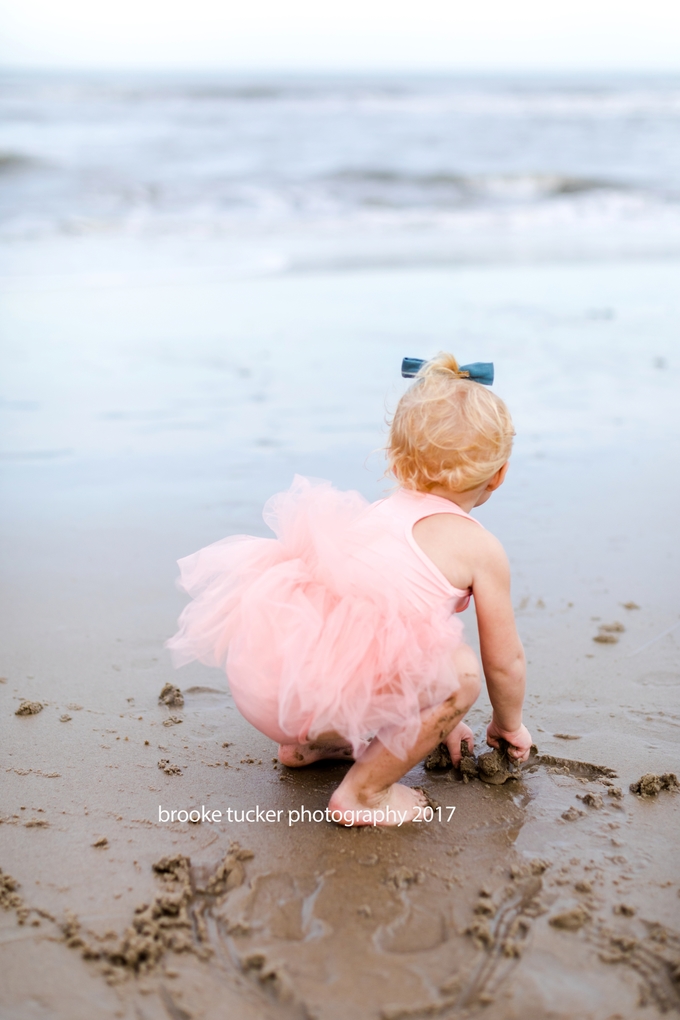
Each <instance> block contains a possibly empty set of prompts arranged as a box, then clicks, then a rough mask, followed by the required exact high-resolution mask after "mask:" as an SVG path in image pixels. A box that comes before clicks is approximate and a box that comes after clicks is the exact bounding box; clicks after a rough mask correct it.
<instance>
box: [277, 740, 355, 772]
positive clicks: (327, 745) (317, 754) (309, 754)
mask: <svg viewBox="0 0 680 1020" xmlns="http://www.w3.org/2000/svg"><path fill="white" fill-rule="evenodd" d="M324 758H342V759H343V761H354V756H353V753H352V748H351V746H350V745H349V744H347V743H345V742H344V741H339V740H338V741H329V742H325V741H321V740H313V741H311V743H309V744H279V761H280V762H281V764H282V765H287V766H288V768H291V769H297V768H300V767H301V766H302V765H311V764H312V762H314V761H322V760H323V759H324Z"/></svg>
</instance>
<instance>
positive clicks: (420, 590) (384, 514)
mask: <svg viewBox="0 0 680 1020" xmlns="http://www.w3.org/2000/svg"><path fill="white" fill-rule="evenodd" d="M435 514H454V516H456V517H467V519H468V520H470V521H474V523H475V524H477V525H478V526H479V527H480V528H481V527H482V525H481V524H480V523H479V521H477V520H475V518H474V517H471V516H470V514H467V513H465V511H464V510H461V508H460V507H459V506H457V505H456V504H455V503H452V502H451V500H449V499H444V497H443V496H434V495H433V494H432V493H428V492H413V491H411V490H409V489H399V490H398V491H397V492H395V493H394V495H392V496H389V497H388V498H387V499H381V500H380V501H379V502H377V503H373V504H371V506H370V508H369V509H368V512H367V520H368V521H370V524H371V525H372V527H371V531H372V533H373V535H374V537H373V538H372V540H371V541H370V542H369V544H368V545H367V548H366V551H365V562H367V563H371V562H372V563H373V564H374V566H375V568H376V569H380V566H381V563H383V564H384V562H385V560H386V559H387V560H388V561H391V562H392V563H393V565H394V566H395V567H398V569H400V570H401V572H402V575H403V578H404V581H405V582H406V585H405V589H406V591H407V593H408V598H409V601H411V602H412V604H413V606H414V607H415V608H416V609H417V610H419V611H420V612H424V611H427V610H434V609H437V608H439V607H440V606H441V605H442V602H444V603H446V604H447V606H448V610H449V612H450V613H462V611H463V610H464V609H467V607H468V605H469V602H470V596H471V594H472V592H471V591H470V590H467V591H462V590H461V589H460V588H454V586H453V585H452V584H450V583H449V581H447V579H446V578H445V577H444V575H443V574H442V572H441V570H440V569H439V568H438V567H437V566H435V564H434V563H433V562H432V560H431V559H430V558H429V556H427V555H426V553H424V552H423V550H422V549H421V548H420V546H419V545H418V543H417V542H416V540H415V538H414V537H413V527H414V525H415V524H417V522H418V521H422V519H423V518H424V517H433V516H434V515H435ZM378 521H379V522H380V526H381V528H380V531H381V533H380V535H379V536H378V537H375V527H374V526H375V524H376V523H377V522H378ZM362 558H364V557H362Z"/></svg>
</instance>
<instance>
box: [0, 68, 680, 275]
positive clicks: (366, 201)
mask: <svg viewBox="0 0 680 1020" xmlns="http://www.w3.org/2000/svg"><path fill="white" fill-rule="evenodd" d="M0 180H1V182H2V183H1V188H0V241H2V242H4V243H5V245H10V246H11V245H12V243H13V242H14V245H15V247H14V248H13V249H12V248H11V247H10V252H11V251H15V252H16V251H17V250H20V247H21V246H19V248H17V247H16V246H17V244H19V242H30V241H46V240H49V239H52V240H54V239H59V238H63V237H79V238H87V239H89V240H90V242H91V244H90V248H91V250H95V248H96V247H97V242H100V244H99V248H100V249H101V245H102V244H104V245H105V244H106V243H107V242H109V241H111V240H112V239H121V238H128V239H144V240H147V241H152V242H153V241H155V242H157V243H159V244H160V243H163V244H165V245H170V246H172V245H175V248H174V252H175V254H174V255H173V256H172V258H171V259H170V260H171V261H172V259H173V258H174V260H175V261H177V260H178V259H181V256H180V255H179V254H178V252H179V250H180V248H179V247H177V246H178V245H179V246H181V243H182V242H188V243H190V244H191V243H197V242H202V243H203V244H204V245H205V246H206V248H205V249H204V254H203V261H211V262H215V261H217V262H219V263H220V264H223V265H224V264H226V263H229V264H230V265H232V268H234V269H238V268H240V269H241V271H245V272H257V271H260V272H261V271H264V272H272V271H273V272H278V271H281V270H288V269H295V268H304V269H309V268H319V267H320V266H343V267H346V266H353V265H365V264H381V265H385V264H393V263H398V264H401V265H405V264H406V265H408V264H422V263H425V264H427V263H431V262H441V261H444V262H446V261H450V260H451V259H457V260H462V261H468V260H470V259H483V260H489V259H492V260H501V261H503V260H508V259H513V260H517V259H522V260H526V259H536V258H538V259H544V258H564V257H569V258H587V257H591V256H594V257H602V256H606V257H615V256H618V255H623V256H625V257H640V256H642V257H646V256H650V255H652V256H661V257H666V256H668V255H676V254H678V253H679V252H680V77H678V76H675V77H670V76H668V77H656V78H652V77H644V78H643V77H613V76H599V77H594V76H591V77H570V78H557V77H555V78H545V77H536V76H533V77H527V78H519V77H513V78H502V77H497V78H495V77H477V78H475V77H458V78H457V77H425V76H420V77H417V76H406V77H385V76H375V77H364V78H360V77H345V78H343V77H325V78H321V77H310V76H308V77H292V76H277V77H267V76H260V77H257V78H252V77H251V78H245V77H240V78H237V77H233V76H232V77H230V76H226V75H224V76H218V75H213V76H159V75H154V76H141V75H138V76H130V75H90V76H88V75H84V74H81V75H51V76H50V75H45V74H30V75H27V74H23V75H20V74H11V75H10V74H4V75H3V76H2V77H1V78H0ZM211 245H212V246H213V247H214V246H217V247H218V248H219V249H220V252H221V254H213V255H210V256H208V255H207V254H206V252H207V250H208V246H211ZM166 250H167V249H166ZM229 252H230V254H228V253H229ZM192 258H193V261H196V257H195V256H192ZM189 261H191V259H190V260H189ZM199 261H200V258H199ZM10 262H11V255H10Z"/></svg>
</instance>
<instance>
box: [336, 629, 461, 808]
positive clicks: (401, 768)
mask: <svg viewBox="0 0 680 1020" xmlns="http://www.w3.org/2000/svg"><path fill="white" fill-rule="evenodd" d="M454 666H455V669H456V673H457V675H458V680H459V683H460V687H459V689H458V690H457V691H456V693H455V694H454V695H452V697H450V698H449V699H447V701H445V702H443V704H441V705H436V706H434V707H433V708H428V709H425V710H424V711H423V712H421V725H420V733H419V734H418V738H417V740H416V742H415V744H414V746H413V747H412V748H411V750H410V751H409V753H408V757H407V759H406V760H405V761H404V760H403V759H402V758H397V757H396V756H395V755H393V754H392V753H391V751H388V750H387V748H386V747H385V746H384V745H383V744H382V743H381V742H380V740H379V739H378V738H377V737H376V739H375V740H373V741H371V744H370V745H369V747H368V749H367V750H366V751H365V752H364V753H363V754H362V755H361V757H360V758H359V760H358V761H356V762H355V763H354V765H353V766H352V768H351V769H350V770H349V772H348V773H347V775H346V776H345V778H344V779H343V781H342V783H341V784H340V786H339V787H338V788H337V790H335V792H334V793H333V796H332V797H331V799H330V804H329V807H330V809H331V812H332V813H335V812H337V811H339V812H341V814H342V816H343V818H345V817H346V816H347V813H348V812H352V811H353V812H355V814H356V812H369V813H374V818H375V819H377V820H378V821H377V824H380V825H397V824H400V823H401V822H408V821H412V820H413V818H414V817H417V815H418V808H422V807H424V806H425V804H426V801H425V796H424V794H423V793H422V792H421V791H419V790H414V789H412V788H411V787H409V786H403V785H402V784H401V783H399V782H398V780H399V779H401V778H402V776H405V775H406V773H407V772H408V771H409V770H410V769H412V768H413V766H414V765H417V764H418V762H419V761H422V759H423V758H424V757H425V755H427V754H429V753H430V751H431V750H432V749H433V747H435V746H436V745H437V744H438V743H440V742H441V741H442V740H446V738H447V736H448V735H449V734H450V733H451V732H452V730H453V729H454V727H457V726H458V724H459V723H460V721H461V719H462V718H463V716H464V715H465V713H466V712H467V711H468V709H469V708H470V707H471V706H472V705H473V704H474V702H475V701H476V699H477V696H478V694H479V689H480V671H479V665H478V663H477V658H476V656H475V654H474V652H473V651H472V650H471V649H470V648H468V647H467V645H463V646H461V647H460V648H459V649H457V651H456V653H455V655H454ZM459 757H460V753H459ZM388 808H389V811H390V812H392V814H390V813H389V812H388V810H387V809H388ZM380 815H382V818H381V817H380ZM331 817H332V815H331ZM356 824H368V825H371V824H374V822H373V821H372V820H370V821H369V820H368V819H366V820H363V821H358V822H357V823H356Z"/></svg>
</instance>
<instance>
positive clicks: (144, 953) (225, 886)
mask: <svg viewBox="0 0 680 1020" xmlns="http://www.w3.org/2000/svg"><path fill="white" fill-rule="evenodd" d="M252 856H253V854H252V852H251V851H250V850H244V849H242V848H241V847H240V845H239V844H238V843H232V844H231V845H230V847H229V850H228V852H227V854H226V856H225V857H224V859H223V860H222V861H221V862H220V864H219V865H218V866H217V867H216V868H215V869H214V870H213V871H212V872H211V873H210V874H209V875H208V877H207V879H206V881H205V882H204V883H203V884H202V885H201V884H198V883H197V882H196V880H195V875H194V873H193V872H192V867H191V859H190V858H189V857H186V856H185V855H184V854H174V855H172V856H168V857H162V858H161V859H160V860H159V861H156V863H155V864H154V865H153V870H154V872H155V874H156V877H157V878H158V879H159V880H160V881H161V883H162V887H161V889H160V890H159V892H157V893H156V895H155V896H154V898H153V900H152V901H151V902H150V903H142V904H141V905H140V906H138V907H137V908H136V910H135V913H134V917H133V919H132V922H131V924H130V925H129V926H128V927H127V928H126V930H125V931H124V932H123V934H122V936H121V937H120V938H119V939H118V941H117V942H116V944H115V945H113V946H111V945H107V944H106V943H105V941H104V940H103V939H99V938H98V937H97V936H95V935H93V934H91V933H87V932H84V931H83V929H82V925H81V923H80V921H79V920H78V918H77V917H76V916H75V915H74V914H71V913H68V914H67V915H66V917H65V919H64V921H63V922H62V924H61V932H62V936H63V939H64V941H65V942H66V945H67V946H68V947H69V948H70V949H78V950H80V952H81V955H82V956H83V958H84V959H86V960H98V961H100V962H101V963H102V964H103V968H102V973H103V974H104V976H105V977H106V979H107V981H108V982H109V983H110V984H118V983H119V982H121V981H124V980H125V979H126V978H127V977H128V976H129V975H131V974H148V973H150V972H151V971H153V970H154V969H155V968H156V967H157V966H158V964H159V963H160V962H161V960H162V958H163V957H164V956H165V954H166V953H168V952H173V953H188V952H190V953H194V954H195V955H197V956H198V957H200V958H203V959H206V958H207V957H209V956H210V955H211V954H212V951H213V950H212V948H211V946H210V944H209V938H208V932H207V928H206V923H205V920H204V917H203V913H204V911H205V908H206V906H208V904H209V903H210V902H212V901H214V900H216V899H218V898H219V897H220V896H223V895H224V894H226V893H228V892H230V891H231V890H232V889H235V888H237V887H238V886H240V885H242V884H243V882H244V881H245V877H246V875H245V869H244V867H243V861H246V860H248V859H249V858H251V857H252ZM0 888H1V886H0Z"/></svg>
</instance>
